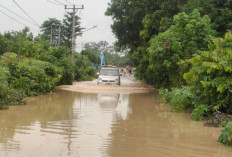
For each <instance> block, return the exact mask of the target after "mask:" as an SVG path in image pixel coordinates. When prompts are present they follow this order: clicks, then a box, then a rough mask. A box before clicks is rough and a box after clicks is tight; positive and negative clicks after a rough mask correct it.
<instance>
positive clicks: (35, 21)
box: [12, 0, 39, 26]
mask: <svg viewBox="0 0 232 157" xmlns="http://www.w3.org/2000/svg"><path fill="white" fill-rule="evenodd" d="M12 1H13V2H14V3H15V4H16V5H17V6H18V7H19V9H21V10H22V11H23V12H24V14H25V15H27V17H29V18H30V19H31V20H32V21H33V22H34V23H35V24H36V25H37V26H39V24H38V23H37V22H36V21H35V20H34V19H33V18H32V17H31V16H30V15H29V14H28V13H27V12H26V11H25V10H24V9H23V8H22V7H21V6H20V5H19V4H18V3H17V2H16V1H15V0H12Z"/></svg>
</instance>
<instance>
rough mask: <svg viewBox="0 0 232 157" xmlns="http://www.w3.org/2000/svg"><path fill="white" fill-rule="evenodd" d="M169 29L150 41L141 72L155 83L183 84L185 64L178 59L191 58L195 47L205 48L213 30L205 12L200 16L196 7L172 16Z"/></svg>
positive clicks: (162, 85)
mask: <svg viewBox="0 0 232 157" xmlns="http://www.w3.org/2000/svg"><path fill="white" fill-rule="evenodd" d="M174 23H175V25H173V26H172V27H171V28H170V29H168V30H167V31H165V32H164V33H160V34H159V35H158V36H157V37H154V38H153V39H152V40H151V41H150V44H151V45H150V47H149V48H148V52H149V67H148V69H147V71H146V73H145V75H146V79H147V82H149V83H152V84H155V85H156V86H157V87H165V88H171V87H173V86H174V87H178V86H181V85H183V83H184V81H183V78H182V76H183V74H184V73H185V72H186V71H187V70H188V65H187V67H186V65H185V64H183V65H181V64H180V63H181V61H183V62H184V61H185V60H187V59H190V58H192V56H193V54H197V53H198V50H206V49H207V45H208V44H209V43H210V42H211V41H212V38H213V36H214V32H213V30H212V29H211V25H210V19H209V17H208V16H204V17H201V16H200V13H199V12H198V11H197V10H194V11H193V12H192V13H190V14H189V15H188V14H185V13H179V14H178V15H176V16H175V17H174Z"/></svg>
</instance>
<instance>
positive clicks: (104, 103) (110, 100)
mask: <svg viewBox="0 0 232 157" xmlns="http://www.w3.org/2000/svg"><path fill="white" fill-rule="evenodd" d="M97 98H98V102H99V104H100V106H101V108H103V109H115V108H116V107H117V105H118V103H119V99H120V94H98V96H97Z"/></svg>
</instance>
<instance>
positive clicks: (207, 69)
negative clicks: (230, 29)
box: [184, 33, 232, 113]
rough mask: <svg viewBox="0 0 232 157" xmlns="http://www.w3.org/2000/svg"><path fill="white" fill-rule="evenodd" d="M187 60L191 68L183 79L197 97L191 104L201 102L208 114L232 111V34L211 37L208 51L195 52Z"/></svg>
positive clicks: (197, 104)
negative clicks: (211, 42) (219, 37)
mask: <svg viewBox="0 0 232 157" xmlns="http://www.w3.org/2000/svg"><path fill="white" fill-rule="evenodd" d="M189 62H190V63H191V64H192V68H191V70H190V71H189V72H188V73H185V74H184V78H185V79H186V80H187V82H188V85H189V86H191V88H192V91H194V92H192V93H193V94H194V95H195V97H196V98H197V99H196V100H195V101H194V102H193V105H195V106H199V105H200V104H204V105H206V106H207V107H208V109H209V110H208V111H209V112H211V113H212V112H213V111H216V110H220V111H222V112H224V113H232V105H231V104H232V90H231V89H232V79H231V75H232V34H231V33H227V34H226V35H225V39H216V40H214V44H212V45H210V46H209V51H203V52H201V54H198V55H195V56H194V57H193V58H192V59H190V60H189Z"/></svg>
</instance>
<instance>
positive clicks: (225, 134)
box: [218, 121, 232, 146]
mask: <svg viewBox="0 0 232 157" xmlns="http://www.w3.org/2000/svg"><path fill="white" fill-rule="evenodd" d="M223 125H225V128H224V129H223V130H221V133H222V134H221V135H220V136H219V138H218V142H221V143H223V144H226V145H230V146H231V145H232V121H230V122H225V123H223Z"/></svg>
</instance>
